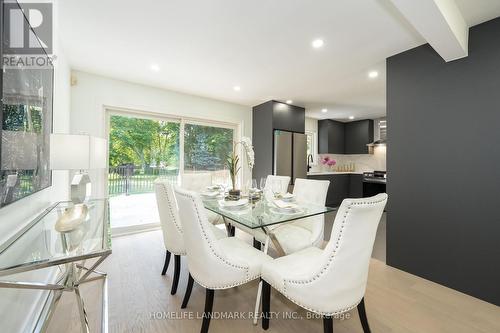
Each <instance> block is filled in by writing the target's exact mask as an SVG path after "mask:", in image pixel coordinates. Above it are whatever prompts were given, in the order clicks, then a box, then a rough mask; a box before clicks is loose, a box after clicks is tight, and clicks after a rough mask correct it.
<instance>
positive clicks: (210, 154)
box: [183, 123, 236, 183]
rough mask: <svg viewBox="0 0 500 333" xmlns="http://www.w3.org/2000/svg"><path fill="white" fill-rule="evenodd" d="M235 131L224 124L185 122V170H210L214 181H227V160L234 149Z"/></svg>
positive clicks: (188, 171) (190, 171)
mask: <svg viewBox="0 0 500 333" xmlns="http://www.w3.org/2000/svg"><path fill="white" fill-rule="evenodd" d="M235 132H236V131H235V129H234V128H231V127H223V126H222V125H215V124H199V123H185V124H184V145H183V148H184V149H183V151H184V159H183V161H184V168H183V172H184V173H193V172H210V173H211V174H212V180H213V182H214V183H226V182H227V181H228V180H229V171H228V170H227V167H226V160H227V157H228V156H229V155H230V154H231V152H232V151H233V142H234V141H235Z"/></svg>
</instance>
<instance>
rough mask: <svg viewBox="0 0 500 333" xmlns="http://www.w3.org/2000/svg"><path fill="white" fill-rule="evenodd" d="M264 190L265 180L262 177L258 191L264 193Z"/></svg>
mask: <svg viewBox="0 0 500 333" xmlns="http://www.w3.org/2000/svg"><path fill="white" fill-rule="evenodd" d="M265 188H266V178H265V177H262V178H261V179H260V190H261V191H264V189H265Z"/></svg>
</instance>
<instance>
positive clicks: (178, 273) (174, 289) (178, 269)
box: [170, 254, 181, 295]
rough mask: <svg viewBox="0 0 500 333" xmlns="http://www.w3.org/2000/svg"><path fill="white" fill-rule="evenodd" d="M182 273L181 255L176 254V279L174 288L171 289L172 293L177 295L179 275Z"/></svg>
mask: <svg viewBox="0 0 500 333" xmlns="http://www.w3.org/2000/svg"><path fill="white" fill-rule="evenodd" d="M180 274H181V256H180V255H178V254H176V255H174V280H173V281H172V289H171V290H170V295H175V293H176V292H177V286H178V285H179V275H180Z"/></svg>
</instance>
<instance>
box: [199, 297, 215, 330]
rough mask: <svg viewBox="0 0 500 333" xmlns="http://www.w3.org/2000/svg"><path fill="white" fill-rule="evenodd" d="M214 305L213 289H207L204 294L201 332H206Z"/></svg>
mask: <svg viewBox="0 0 500 333" xmlns="http://www.w3.org/2000/svg"><path fill="white" fill-rule="evenodd" d="M213 307H214V290H213V289H207V291H206V296H205V310H203V323H202V324H201V333H207V332H208V327H209V326H210V319H211V318H212V309H213Z"/></svg>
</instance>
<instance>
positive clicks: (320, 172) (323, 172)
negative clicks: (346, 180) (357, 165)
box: [307, 171, 363, 176]
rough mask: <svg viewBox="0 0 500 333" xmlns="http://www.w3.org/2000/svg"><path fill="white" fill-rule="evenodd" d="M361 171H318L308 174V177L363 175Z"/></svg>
mask: <svg viewBox="0 0 500 333" xmlns="http://www.w3.org/2000/svg"><path fill="white" fill-rule="evenodd" d="M362 174H363V172H361V171H346V172H343V171H317V172H308V173H307V175H308V176H321V175H362Z"/></svg>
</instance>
